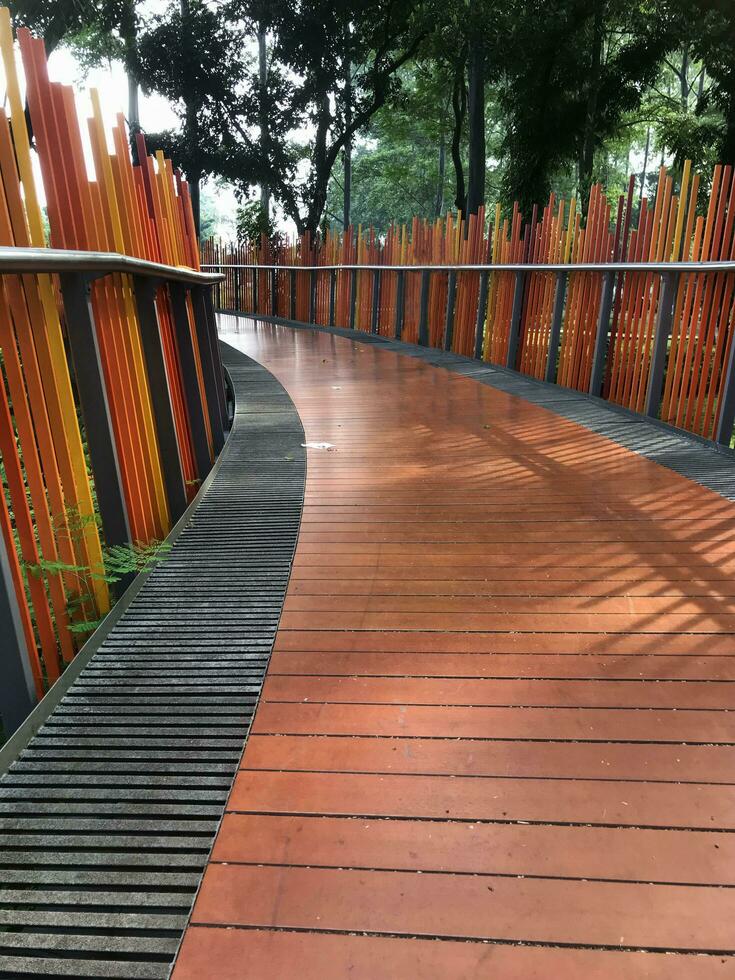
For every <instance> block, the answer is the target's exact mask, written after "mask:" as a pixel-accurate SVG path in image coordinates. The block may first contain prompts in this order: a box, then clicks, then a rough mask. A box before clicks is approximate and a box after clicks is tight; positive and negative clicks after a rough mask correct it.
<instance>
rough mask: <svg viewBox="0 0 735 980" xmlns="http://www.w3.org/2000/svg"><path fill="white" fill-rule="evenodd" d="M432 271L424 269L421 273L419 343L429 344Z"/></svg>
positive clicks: (424, 345)
mask: <svg viewBox="0 0 735 980" xmlns="http://www.w3.org/2000/svg"><path fill="white" fill-rule="evenodd" d="M430 286H431V272H430V271H429V270H428V269H424V271H423V272H422V273H421V298H420V301H419V344H420V345H421V346H422V347H428V346H429V288H430Z"/></svg>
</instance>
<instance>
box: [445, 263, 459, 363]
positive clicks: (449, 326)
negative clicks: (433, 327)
mask: <svg viewBox="0 0 735 980" xmlns="http://www.w3.org/2000/svg"><path fill="white" fill-rule="evenodd" d="M456 295H457V273H456V272H455V271H454V269H450V271H449V276H448V279H447V312H446V316H445V318H444V350H451V349H452V341H453V339H454V301H455V297H456Z"/></svg>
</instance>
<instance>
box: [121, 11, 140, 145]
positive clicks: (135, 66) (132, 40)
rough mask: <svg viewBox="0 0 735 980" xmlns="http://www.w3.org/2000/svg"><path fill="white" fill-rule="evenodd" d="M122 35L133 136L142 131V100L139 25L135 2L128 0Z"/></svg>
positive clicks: (122, 14)
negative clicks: (140, 96) (140, 97)
mask: <svg viewBox="0 0 735 980" xmlns="http://www.w3.org/2000/svg"><path fill="white" fill-rule="evenodd" d="M120 33H121V35H122V38H123V45H124V57H125V74H126V75H127V78H128V127H129V129H130V133H131V136H133V137H134V136H135V133H137V132H138V131H139V130H140V99H139V95H140V92H139V88H140V86H139V81H138V80H139V77H140V68H139V61H138V24H137V19H136V16H135V2H134V0H126V2H125V3H124V4H123V6H122V10H121V14H120Z"/></svg>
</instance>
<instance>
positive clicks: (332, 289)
mask: <svg viewBox="0 0 735 980" xmlns="http://www.w3.org/2000/svg"><path fill="white" fill-rule="evenodd" d="M336 300H337V270H336V269H330V270H329V326H330V327H333V326H334V307H335V304H336Z"/></svg>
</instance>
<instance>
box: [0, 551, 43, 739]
mask: <svg viewBox="0 0 735 980" xmlns="http://www.w3.org/2000/svg"><path fill="white" fill-rule="evenodd" d="M0 636H2V642H0V678H2V683H0V721H2V726H3V729H4V731H5V736H6V738H9V737H10V736H11V735H12V734H13V732H14V731H15V730H16V728H18V727H19V726H20V725H22V723H23V722H24V721H25V719H26V718H27V717H28V715H29V714H30V713H31V711H32V710H33V708H34V707H35V704H36V688H35V684H34V682H33V674H32V672H31V662H30V659H29V652H28V649H27V647H26V640H25V635H24V633H23V624H22V623H21V618H20V611H19V609H18V599H17V597H16V594H15V586H14V585H13V576H12V573H11V571H10V559H9V558H8V552H7V550H6V547H5V538H4V537H3V535H2V534H0Z"/></svg>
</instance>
